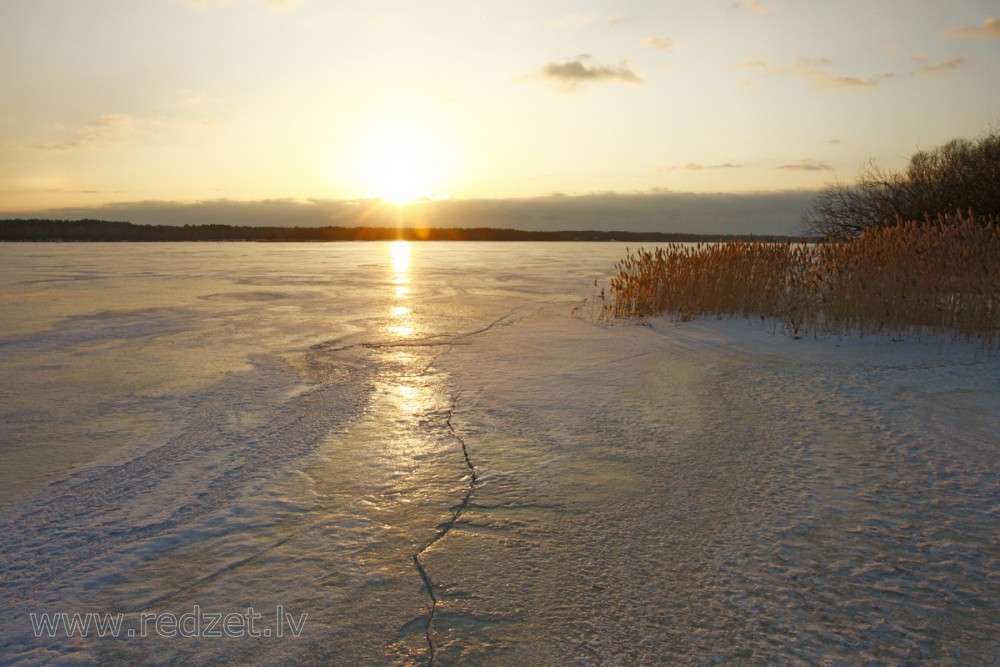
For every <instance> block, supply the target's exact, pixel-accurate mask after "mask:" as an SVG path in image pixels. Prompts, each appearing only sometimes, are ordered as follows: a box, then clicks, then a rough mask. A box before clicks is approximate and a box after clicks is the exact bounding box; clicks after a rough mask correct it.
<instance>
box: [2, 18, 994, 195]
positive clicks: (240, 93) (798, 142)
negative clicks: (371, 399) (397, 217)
mask: <svg viewBox="0 0 1000 667" xmlns="http://www.w3.org/2000/svg"><path fill="white" fill-rule="evenodd" d="M998 123H1000V6H998V5H997V3H996V2H995V0H993V1H989V2H987V1H968V0H941V1H936V0H866V1H863V2H862V1H858V0H840V1H838V2H819V1H807V0H795V1H792V0H787V1H782V0H766V1H765V0H740V1H739V2H736V1H734V0H719V1H714V0H704V1H699V2H693V1H685V2H680V1H674V0H656V1H625V2H596V1H595V2H569V1H563V0H546V1H545V2H539V1H538V0H530V1H528V0H492V1H489V2H486V1H478V0H461V1H458V0H422V1H421V2H415V1H410V2H402V1H395V2H392V1H385V0H339V1H338V0H328V1H323V0H284V1H282V0H270V1H265V0H117V1H111V0H3V2H0V211H2V212H5V213H22V212H29V211H44V210H46V209H53V208H60V207H68V206H75V207H88V206H94V207H98V206H103V205H107V204H109V203H115V202H118V203H121V202H200V201H210V200H219V199H226V200H233V201H259V200H268V199H276V198H284V199H290V200H294V201H303V200H308V199H312V198H315V199H335V200H337V199H357V198H364V197H379V198H383V199H387V200H397V199H399V200H403V199H408V198H412V197H451V198H455V199H484V198H486V199H489V198H520V197H536V196H542V195H548V194H551V193H565V194H569V195H581V194H588V193H609V192H613V193H621V194H633V193H647V192H664V191H672V192H694V193H710V192H714V193H719V192H731V193H746V192H759V191H771V190H799V189H817V188H819V187H822V186H823V185H824V184H825V183H830V182H832V181H834V180H835V179H838V178H839V179H841V180H845V181H850V180H851V179H852V178H853V177H854V175H855V174H856V173H857V170H858V169H859V167H860V166H861V165H862V164H863V163H864V162H865V161H866V160H868V159H869V158H875V159H877V160H878V161H879V162H880V163H881V164H882V165H883V166H885V167H888V168H899V167H901V166H902V165H904V164H905V161H906V159H907V158H908V156H909V155H911V154H912V153H913V152H915V151H916V150H920V149H927V148H932V147H934V146H936V145H939V144H941V143H943V142H945V141H947V140H949V139H951V138H955V137H963V136H964V137H969V138H973V137H975V136H978V135H980V134H982V133H983V132H984V131H985V130H986V129H988V128H989V127H990V126H991V125H993V126H995V125H996V124H998Z"/></svg>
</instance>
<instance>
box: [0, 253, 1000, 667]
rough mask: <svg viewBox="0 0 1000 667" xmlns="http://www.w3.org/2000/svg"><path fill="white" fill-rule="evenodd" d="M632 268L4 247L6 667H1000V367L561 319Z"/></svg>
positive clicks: (707, 331)
mask: <svg viewBox="0 0 1000 667" xmlns="http://www.w3.org/2000/svg"><path fill="white" fill-rule="evenodd" d="M623 254H624V248H623V247H622V246H621V245H616V244H489V243H482V244H464V243H440V244H410V245H408V246H405V245H403V246H399V245H396V246H394V245H391V244H382V243H368V244H363V243H362V244H303V245H299V244H280V245H279V244H273V245H272V244H162V245H161V244H150V245H126V244H120V245H116V244H113V245H28V244H25V245H6V246H2V247H0V261H2V265H3V266H4V270H3V273H2V275H0V286H2V292H0V307H2V308H3V312H4V318H3V320H2V324H0V336H2V337H0V378H2V383H0V392H2V395H0V475H2V479H0V482H2V484H0V488H3V489H4V496H3V501H4V502H5V504H4V505H3V506H2V507H0V526H2V528H0V530H2V532H0V545H2V546H0V572H2V586H0V605H2V606H3V608H4V610H5V613H4V615H3V617H2V618H0V661H2V662H5V663H6V662H13V663H15V664H17V663H20V664H47V663H50V662H53V661H56V662H63V663H65V664H73V663H74V662H79V663H92V662H101V663H115V664H118V663H138V662H146V663H159V664H168V663H188V664H219V663H255V664H257V663H259V664H285V663H289V662H295V663H298V664H343V665H356V664H427V663H428V661H429V660H430V658H431V656H432V655H433V662H434V663H435V664H442V665H443V664H455V663H466V664H482V663H488V664H581V663H582V664H659V663H665V662H666V663H670V662H681V663H703V662H727V661H731V662H754V663H757V662H760V663H776V662H778V663H782V662H810V663H815V662H822V661H824V660H825V661H829V662H832V663H849V662H850V663H853V662H857V661H859V660H874V661H879V662H938V663H940V662H945V663H947V662H953V663H963V664H967V663H980V664H981V663H989V662H991V661H992V660H994V659H995V656H996V655H1000V641H998V640H997V638H996V632H995V630H996V628H997V627H998V626H1000V577H998V576H997V574H996V573H997V572H998V571H1000V457H998V456H997V453H998V452H997V449H998V433H1000V416H998V413H997V410H996V406H997V405H998V404H1000V364H998V362H997V360H996V359H995V358H988V357H985V356H984V355H983V354H982V353H981V352H979V351H978V350H977V349H976V348H975V347H972V346H970V345H966V344H962V343H951V342H945V341H939V340H924V341H917V340H908V341H903V342H898V343H893V342H889V341H886V340H879V339H872V338H868V339H860V340H858V339H847V338H845V339H836V338H827V339H821V340H813V339H803V340H793V339H791V338H789V337H787V336H784V335H782V334H781V333H780V332H773V331H770V330H769V329H768V327H767V325H764V324H760V323H747V322H744V321H731V322H730V321H723V322H716V321H704V322H689V323H673V322H668V321H661V320H654V321H652V322H650V323H647V324H648V326H638V325H628V326H613V327H608V326H602V325H597V324H594V323H593V322H591V321H589V318H586V317H583V318H579V317H573V316H571V311H572V308H573V306H575V305H578V304H579V301H580V299H581V298H583V297H587V296H590V292H591V290H592V283H593V280H594V279H595V278H604V277H605V276H606V275H607V274H608V273H609V272H610V270H611V268H612V265H613V263H614V262H615V261H617V260H618V259H620V257H621V256H622V255H623ZM583 310H584V312H587V311H588V308H584V309H583ZM8 314H9V316H8ZM463 445H464V448H465V451H464V452H463ZM470 464H471V466H472V469H474V471H475V479H473V475H472V469H470ZM428 583H429V584H430V590H428ZM279 605H280V606H281V608H282V609H283V610H285V611H286V612H288V613H290V614H292V617H293V619H298V618H300V617H301V614H307V615H308V617H307V618H306V620H305V625H304V628H303V632H302V636H301V637H290V636H288V635H287V630H286V634H285V636H282V637H277V636H274V634H273V632H272V636H269V637H264V636H261V637H247V636H243V637H228V638H227V637H210V636H198V637H160V636H156V633H155V632H151V633H149V634H150V636H146V637H139V636H133V637H128V636H125V634H124V633H121V634H120V636H118V637H104V638H99V637H97V636H96V634H95V633H93V632H91V633H90V635H88V636H87V637H85V638H81V637H66V636H65V633H62V634H61V635H60V636H56V637H48V636H43V637H36V636H35V633H34V632H33V630H32V626H31V623H30V620H29V618H30V614H32V613H35V614H36V615H37V614H41V613H44V612H50V613H58V612H68V613H70V614H72V613H87V612H99V613H102V614H103V613H121V614H123V617H124V619H125V622H124V627H125V628H133V629H135V628H138V627H139V622H140V617H141V616H142V615H143V614H153V613H160V614H163V613H173V614H176V615H178V616H180V615H182V614H185V613H188V612H191V611H192V610H193V609H194V608H196V607H197V608H198V609H199V610H202V611H208V612H220V613H233V612H235V613H241V612H243V611H245V610H246V608H247V607H251V606H252V607H253V608H254V609H255V610H257V611H259V612H260V613H262V615H263V619H262V620H261V626H260V627H262V628H264V629H267V630H273V629H274V628H275V626H276V623H275V619H274V613H275V610H276V609H277V608H278V607H279Z"/></svg>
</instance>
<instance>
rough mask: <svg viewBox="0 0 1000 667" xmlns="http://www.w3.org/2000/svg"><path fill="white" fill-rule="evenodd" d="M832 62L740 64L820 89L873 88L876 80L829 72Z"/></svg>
mask: <svg viewBox="0 0 1000 667" xmlns="http://www.w3.org/2000/svg"><path fill="white" fill-rule="evenodd" d="M832 65H833V61H831V60H829V59H828V58H808V57H805V56H798V57H797V58H796V59H795V62H794V63H793V64H792V65H790V66H789V65H772V64H770V63H767V62H765V61H763V60H761V59H759V58H752V59H749V60H745V61H743V62H742V63H740V67H742V68H744V69H752V70H756V71H758V72H763V73H766V74H780V75H790V76H794V77H796V78H798V79H801V80H803V81H806V82H808V83H811V84H813V85H814V86H818V87H820V88H873V87H875V86H877V85H878V78H877V77H871V78H868V79H859V78H857V77H853V76H844V75H842V74H834V73H832V72H830V67H831V66H832Z"/></svg>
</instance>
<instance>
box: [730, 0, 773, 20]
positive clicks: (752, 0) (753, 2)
mask: <svg viewBox="0 0 1000 667" xmlns="http://www.w3.org/2000/svg"><path fill="white" fill-rule="evenodd" d="M737 6H738V7H741V8H742V9H745V10H747V11H748V12H751V13H753V14H757V15H758V16H767V15H768V14H770V13H771V12H773V11H774V10H775V9H776V8H775V6H774V5H772V4H771V3H769V2H764V0H740V1H739V3H738V4H737Z"/></svg>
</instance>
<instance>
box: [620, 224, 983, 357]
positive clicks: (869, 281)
mask: <svg viewBox="0 0 1000 667" xmlns="http://www.w3.org/2000/svg"><path fill="white" fill-rule="evenodd" d="M616 268H617V269H618V274H617V275H616V276H614V277H613V278H612V279H611V293H610V296H609V298H608V300H607V302H606V305H605V306H604V310H603V312H602V315H603V316H604V317H605V318H609V319H610V318H641V317H645V316H648V315H654V314H666V315H669V316H671V317H675V318H679V319H682V320H688V319H691V318H692V317H695V316H698V315H715V316H729V317H732V316H737V315H739V316H742V317H762V318H769V319H774V320H776V321H779V322H781V323H782V324H783V325H784V326H786V327H787V328H788V330H789V331H791V332H792V333H794V334H802V333H809V334H821V333H833V334H847V333H852V332H853V333H860V334H869V333H880V334H885V335H891V336H902V335H905V334H909V335H917V336H920V335H923V334H925V333H928V332H937V331H949V332H952V333H954V334H956V335H958V336H960V337H963V338H969V339H978V340H980V341H982V343H983V344H984V346H985V347H987V348H988V349H991V350H995V349H997V348H998V347H1000V220H998V219H996V218H992V219H987V220H979V221H977V220H976V219H975V218H974V217H973V216H972V215H971V214H969V215H956V216H947V217H940V218H938V220H936V221H925V222H919V223H918V222H900V223H899V224H897V225H894V226H890V227H880V228H872V229H869V230H866V231H865V232H864V233H863V234H862V235H861V236H860V237H858V238H855V239H851V240H848V241H840V242H837V241H829V242H824V243H816V244H809V243H792V242H786V243H760V242H757V241H753V240H751V241H730V242H727V243H718V244H698V245H696V246H691V245H681V244H670V245H668V246H665V247H659V248H656V249H655V250H652V251H649V250H644V249H640V250H638V251H635V252H629V253H628V254H627V256H626V257H625V259H623V260H622V261H621V262H619V263H618V265H617V266H616Z"/></svg>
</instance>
